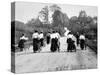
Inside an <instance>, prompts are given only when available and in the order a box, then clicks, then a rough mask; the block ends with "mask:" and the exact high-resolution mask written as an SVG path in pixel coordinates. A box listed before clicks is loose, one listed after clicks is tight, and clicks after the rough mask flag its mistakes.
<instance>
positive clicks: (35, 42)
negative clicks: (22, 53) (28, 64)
mask: <svg viewBox="0 0 100 75" xmlns="http://www.w3.org/2000/svg"><path fill="white" fill-rule="evenodd" d="M38 43H39V40H38V38H33V52H34V53H36V52H37V51H38V48H39V44H38Z"/></svg>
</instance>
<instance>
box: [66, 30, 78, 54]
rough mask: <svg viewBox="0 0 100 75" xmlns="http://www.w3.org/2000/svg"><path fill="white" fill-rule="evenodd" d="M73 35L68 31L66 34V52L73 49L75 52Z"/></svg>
mask: <svg viewBox="0 0 100 75" xmlns="http://www.w3.org/2000/svg"><path fill="white" fill-rule="evenodd" d="M73 37H74V36H73V34H72V33H71V32H70V33H69V34H68V38H67V44H68V47H67V50H68V52H72V51H73V50H75V52H76V46H75V41H74V40H73Z"/></svg>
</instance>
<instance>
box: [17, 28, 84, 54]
mask: <svg viewBox="0 0 100 75" xmlns="http://www.w3.org/2000/svg"><path fill="white" fill-rule="evenodd" d="M65 33H66V43H67V46H66V47H67V51H68V52H72V51H76V47H77V46H78V45H79V46H80V48H81V49H82V50H84V48H85V36H84V35H83V34H80V35H79V33H77V34H76V35H75V36H74V34H73V33H72V32H70V31H67V30H66V32H65ZM32 39H33V52H34V53H36V52H40V51H41V50H42V49H41V48H42V47H43V46H44V34H43V32H40V33H38V31H34V33H33V34H32ZM26 40H28V38H27V37H25V35H23V36H21V37H20V41H19V45H18V46H19V48H20V49H21V51H23V48H24V43H25V41H26ZM46 43H47V44H51V45H50V51H51V52H56V51H58V52H59V51H60V34H59V33H58V32H57V31H52V32H48V33H47V34H46Z"/></svg>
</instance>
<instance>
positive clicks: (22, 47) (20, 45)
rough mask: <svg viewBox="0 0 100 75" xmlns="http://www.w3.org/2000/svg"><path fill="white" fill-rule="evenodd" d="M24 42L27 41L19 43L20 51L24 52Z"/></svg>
mask: <svg viewBox="0 0 100 75" xmlns="http://www.w3.org/2000/svg"><path fill="white" fill-rule="evenodd" d="M24 42H25V40H23V39H21V40H20V41H19V44H18V47H19V48H20V51H23V49H24Z"/></svg>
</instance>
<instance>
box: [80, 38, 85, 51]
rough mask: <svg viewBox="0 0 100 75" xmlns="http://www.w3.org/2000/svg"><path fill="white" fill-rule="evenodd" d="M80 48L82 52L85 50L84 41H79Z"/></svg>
mask: <svg viewBox="0 0 100 75" xmlns="http://www.w3.org/2000/svg"><path fill="white" fill-rule="evenodd" d="M80 48H81V49H82V50H83V49H84V48H85V40H84V39H81V40H80Z"/></svg>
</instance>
